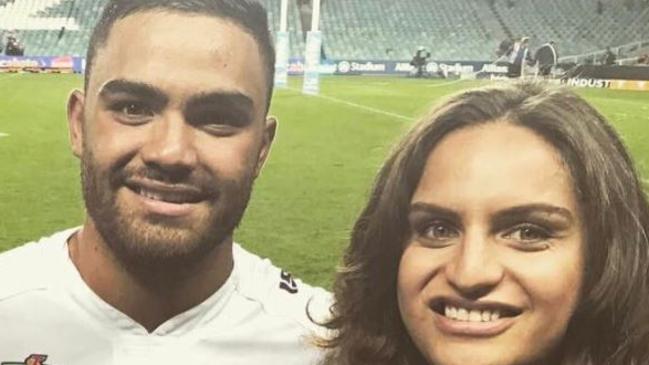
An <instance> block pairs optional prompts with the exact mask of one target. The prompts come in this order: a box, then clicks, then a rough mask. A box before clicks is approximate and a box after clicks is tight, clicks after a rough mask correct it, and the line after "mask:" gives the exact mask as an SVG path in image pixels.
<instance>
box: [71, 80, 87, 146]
mask: <svg viewBox="0 0 649 365" xmlns="http://www.w3.org/2000/svg"><path fill="white" fill-rule="evenodd" d="M85 103H86V98H85V95H84V94H83V92H82V91H81V90H74V91H72V92H71V93H70V96H69V97H68V133H69V134H70V147H71V148H72V153H73V154H74V155H75V156H77V157H81V154H82V153H83V120H84V117H83V109H84V105H85Z"/></svg>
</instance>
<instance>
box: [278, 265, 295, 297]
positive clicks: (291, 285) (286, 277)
mask: <svg viewBox="0 0 649 365" xmlns="http://www.w3.org/2000/svg"><path fill="white" fill-rule="evenodd" d="M279 288H280V289H283V290H286V291H287V292H289V293H291V294H295V293H297V290H298V289H297V283H296V282H295V280H293V275H291V273H289V272H286V271H282V272H281V274H280V276H279Z"/></svg>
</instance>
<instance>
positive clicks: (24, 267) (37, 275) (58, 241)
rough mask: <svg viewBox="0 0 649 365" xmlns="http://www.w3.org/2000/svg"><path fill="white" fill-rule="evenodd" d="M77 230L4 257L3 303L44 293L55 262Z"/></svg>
mask: <svg viewBox="0 0 649 365" xmlns="http://www.w3.org/2000/svg"><path fill="white" fill-rule="evenodd" d="M72 231H73V230H65V231H61V232H57V233H55V234H53V235H51V236H49V237H44V238H41V239H40V240H37V241H32V242H29V243H26V244H24V245H21V246H19V247H16V248H13V249H11V250H9V251H6V252H3V253H0V302H2V301H4V300H6V299H8V298H11V297H13V296H16V295H20V294H23V293H27V292H31V291H34V290H40V289H44V288H46V287H47V286H48V283H49V282H50V279H51V278H52V275H53V274H56V272H55V271H53V270H55V267H54V266H55V261H56V258H57V257H60V256H58V255H59V254H61V250H63V249H65V242H66V239H67V237H68V236H69V235H70V234H71V233H72Z"/></svg>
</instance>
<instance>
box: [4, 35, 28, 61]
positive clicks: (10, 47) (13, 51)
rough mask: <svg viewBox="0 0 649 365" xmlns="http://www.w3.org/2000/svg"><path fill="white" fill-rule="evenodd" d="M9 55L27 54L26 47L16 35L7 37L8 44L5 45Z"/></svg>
mask: <svg viewBox="0 0 649 365" xmlns="http://www.w3.org/2000/svg"><path fill="white" fill-rule="evenodd" d="M5 54H6V55H7V56H22V55H24V54H25V47H24V46H23V45H21V44H20V42H19V41H18V39H17V38H16V37H15V36H14V35H10V36H9V37H7V46H6V47H5Z"/></svg>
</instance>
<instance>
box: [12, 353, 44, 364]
mask: <svg viewBox="0 0 649 365" xmlns="http://www.w3.org/2000/svg"><path fill="white" fill-rule="evenodd" d="M45 360H47V355H42V354H31V355H29V356H27V358H26V359H25V361H22V362H20V361H3V362H1V363H0V365H48V364H46V363H45Z"/></svg>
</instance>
